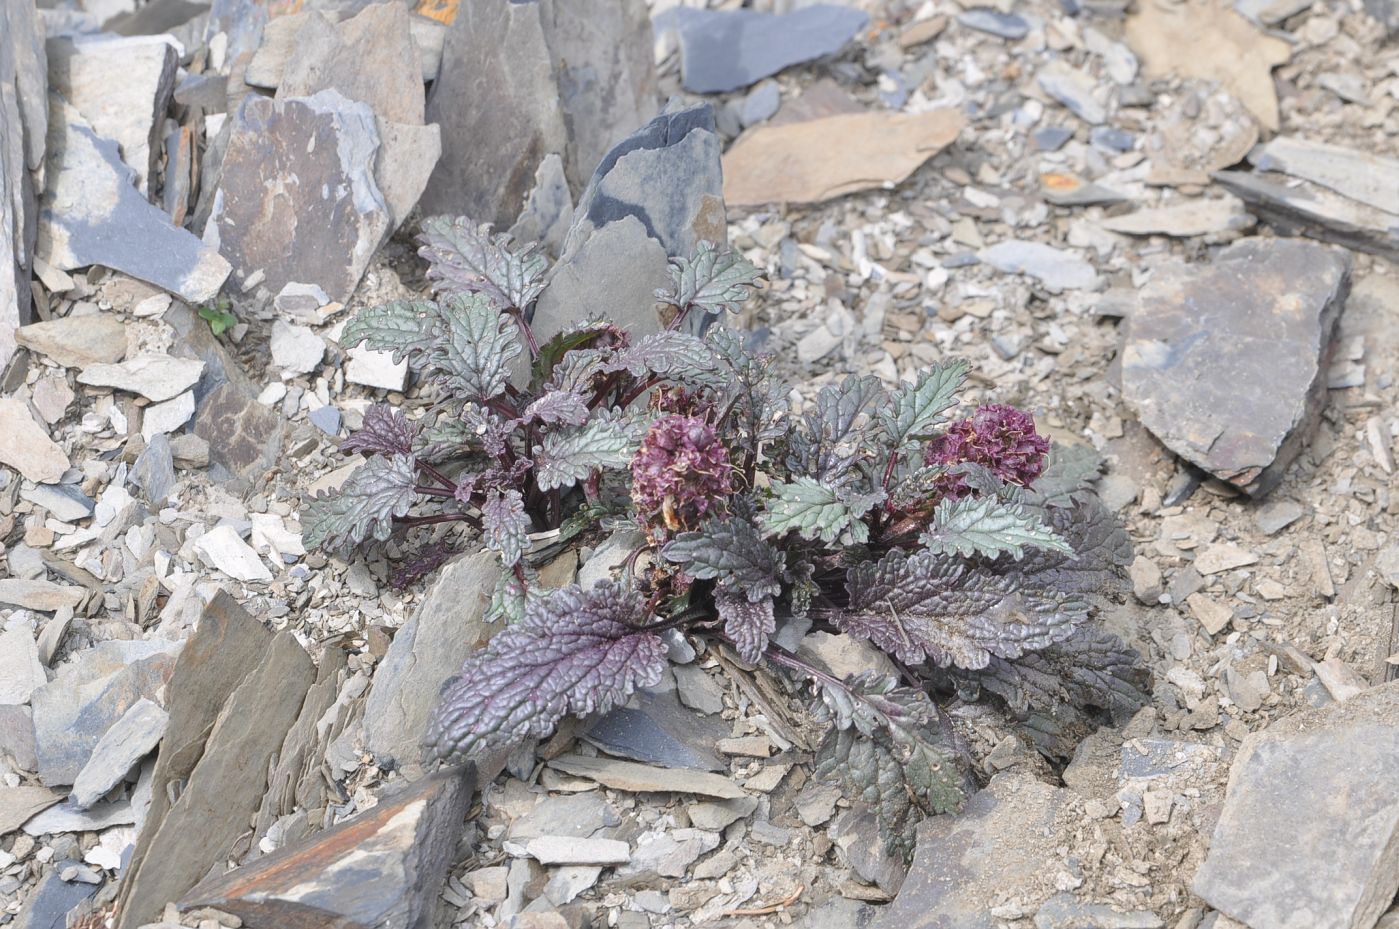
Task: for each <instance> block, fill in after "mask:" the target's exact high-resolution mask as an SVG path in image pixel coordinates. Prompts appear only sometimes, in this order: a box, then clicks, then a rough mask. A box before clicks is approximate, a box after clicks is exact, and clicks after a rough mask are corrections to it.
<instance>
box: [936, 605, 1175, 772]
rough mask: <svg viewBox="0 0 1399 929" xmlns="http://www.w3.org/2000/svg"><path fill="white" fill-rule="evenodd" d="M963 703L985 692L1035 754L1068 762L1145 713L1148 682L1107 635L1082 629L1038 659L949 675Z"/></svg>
mask: <svg viewBox="0 0 1399 929" xmlns="http://www.w3.org/2000/svg"><path fill="white" fill-rule="evenodd" d="M952 674H953V677H954V678H955V679H956V680H957V681H958V682H959V684H960V685H962V687H963V689H964V690H966V689H967V688H971V689H970V690H969V691H968V695H969V696H972V697H973V698H974V697H975V694H976V693H977V691H978V690H980V689H985V690H988V691H990V692H991V693H993V694H995V695H996V696H998V697H1000V698H1001V699H1002V700H1004V701H1005V703H1006V705H1007V706H1008V707H1009V709H1010V710H1011V712H1012V713H1013V714H1014V715H1015V717H1016V719H1018V720H1019V721H1020V722H1021V723H1022V724H1024V725H1025V726H1026V728H1027V730H1028V731H1029V733H1030V735H1031V737H1032V738H1033V739H1034V740H1035V743H1036V745H1037V746H1038V748H1039V749H1040V751H1042V752H1044V753H1045V754H1046V755H1048V756H1050V757H1053V758H1066V757H1068V756H1069V755H1072V754H1073V751H1074V748H1075V746H1077V744H1078V742H1079V741H1080V740H1081V739H1082V738H1083V737H1084V736H1086V735H1088V734H1089V733H1090V732H1092V731H1093V730H1094V729H1096V728H1097V727H1098V726H1099V725H1101V724H1102V723H1103V722H1105V721H1108V722H1113V723H1116V724H1118V725H1121V724H1122V723H1124V722H1126V720H1127V719H1128V718H1129V717H1131V715H1132V714H1133V713H1135V712H1136V711H1137V710H1139V709H1141V708H1142V707H1143V706H1145V705H1146V701H1147V696H1146V692H1145V691H1146V687H1147V685H1148V678H1149V675H1148V673H1147V671H1146V669H1145V668H1144V667H1143V666H1142V663H1141V656H1140V655H1139V654H1138V653H1137V652H1136V651H1135V650H1134V649H1131V648H1128V647H1127V646H1126V645H1124V644H1123V642H1122V640H1121V639H1119V638H1118V637H1117V636H1115V635H1113V634H1112V633H1110V632H1105V631H1103V630H1100V629H1091V628H1088V627H1084V628H1080V629H1077V630H1075V631H1074V634H1073V635H1072V636H1070V637H1069V638H1067V639H1065V640H1064V641H1063V642H1060V643H1058V644H1056V645H1052V646H1050V647H1049V648H1046V649H1044V650H1043V651H1040V652H1034V653H1033V654H1029V655H1023V656H1021V657H1020V658H1017V659H1014V660H1012V661H1007V660H1004V659H1000V658H994V659H992V660H991V663H990V664H989V665H987V666H986V667H985V668H982V669H981V670H979V671H953V672H952Z"/></svg>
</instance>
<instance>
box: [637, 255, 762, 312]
mask: <svg viewBox="0 0 1399 929" xmlns="http://www.w3.org/2000/svg"><path fill="white" fill-rule="evenodd" d="M762 275H763V273H762V272H761V271H759V270H758V269H757V268H755V267H754V266H753V265H752V263H750V262H749V261H748V260H747V259H745V258H744V257H743V256H742V255H740V254H738V253H737V252H735V251H732V250H730V249H729V248H728V247H727V246H722V247H716V246H715V245H714V243H712V242H703V241H702V242H700V243H699V244H698V245H696V246H695V251H694V253H693V254H692V255H691V256H690V257H689V258H672V259H671V269H670V277H671V286H670V287H669V288H665V289H662V290H658V291H656V299H658V300H661V301H663V302H665V303H668V304H670V305H671V306H674V307H680V308H684V307H687V306H692V307H696V308H698V309H701V310H704V311H705V312H706V313H722V312H723V311H724V310H728V311H729V312H731V313H737V312H738V311H739V309H740V308H741V307H742V306H743V303H744V301H745V300H747V299H748V294H749V293H750V292H751V291H752V289H753V285H754V284H755V283H756V282H757V281H758V280H759V279H760V278H761V277H762Z"/></svg>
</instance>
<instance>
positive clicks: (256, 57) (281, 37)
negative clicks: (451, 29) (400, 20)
mask: <svg viewBox="0 0 1399 929" xmlns="http://www.w3.org/2000/svg"><path fill="white" fill-rule="evenodd" d="M313 15H314V16H325V17H328V18H330V19H332V20H334V19H337V18H338V17H340V16H342V15H344V13H343V12H342V11H339V10H332V9H329V8H327V7H324V6H322V7H321V8H319V9H316V10H303V11H302V12H297V13H286V14H283V15H281V16H274V17H273V18H272V19H271V20H269V21H268V22H267V23H266V24H265V25H264V26H263V27H262V30H261V31H262V35H261V36H260V37H259V40H258V41H259V43H260V44H259V45H258V47H257V51H256V52H255V53H254V54H253V56H252V58H251V59H250V60H249V61H248V67H247V70H246V71H245V72H244V74H243V81H244V82H245V83H246V84H248V85H249V86H250V87H264V88H267V89H269V90H276V89H277V87H278V86H279V85H280V84H281V83H282V75H283V73H284V72H285V71H286V68H287V62H288V61H289V60H290V59H291V58H292V56H294V55H295V54H296V52H297V41H298V39H299V37H300V33H301V30H302V28H303V27H304V26H305V25H306V21H307V20H308V19H310V18H311V17H312V16H313ZM409 30H410V32H411V33H412V36H413V44H414V45H415V46H416V47H417V51H418V59H419V61H420V63H421V64H422V79H423V81H424V82H427V81H431V80H434V79H435V78H436V77H437V70H438V66H439V65H440V64H441V63H442V39H443V34H444V33H445V32H446V27H445V26H444V25H443V24H442V23H439V22H436V21H434V20H430V19H424V18H423V17H422V16H412V17H410V18H409ZM175 98H176V99H177V100H178V99H179V91H178V89H177V90H176V94H175Z"/></svg>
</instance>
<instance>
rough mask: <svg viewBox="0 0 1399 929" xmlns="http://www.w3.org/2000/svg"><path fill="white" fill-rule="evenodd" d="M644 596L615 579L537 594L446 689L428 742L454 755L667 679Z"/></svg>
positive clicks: (540, 729)
mask: <svg viewBox="0 0 1399 929" xmlns="http://www.w3.org/2000/svg"><path fill="white" fill-rule="evenodd" d="M645 619H646V611H645V604H644V602H643V601H642V599H641V597H640V596H639V595H638V594H636V593H632V592H628V591H626V590H624V589H623V588H622V587H621V586H620V585H618V584H614V583H612V582H611V581H600V582H599V583H598V585H597V586H596V587H594V588H593V589H592V590H590V591H584V590H582V589H581V588H579V587H577V586H576V585H575V586H572V587H565V588H563V589H561V590H558V591H555V592H554V593H553V594H551V595H550V596H549V597H547V598H543V599H539V600H534V601H531V602H530V603H529V604H528V605H527V606H526V607H525V615H524V618H523V619H522V620H521V621H520V622H519V623H518V624H516V625H514V626H509V627H507V628H505V629H502V630H501V631H500V632H499V633H497V634H496V636H495V637H494V638H493V639H491V641H490V642H489V643H488V644H487V645H486V647H485V648H483V649H482V650H481V651H480V652H477V653H476V654H475V655H473V656H472V657H471V658H469V659H467V661H466V663H465V664H463V665H462V669H461V672H460V673H458V674H457V675H456V676H455V677H452V678H450V679H449V680H448V681H447V683H446V684H445V685H443V688H442V701H441V703H440V704H439V705H438V707H437V710H436V712H435V713H434V714H433V717H432V719H431V721H430V723H429V726H428V735H427V744H428V747H429V748H430V749H431V750H432V751H433V752H434V753H435V754H437V755H438V756H439V757H442V758H455V757H463V756H468V755H471V754H472V753H474V752H476V751H478V750H482V749H491V748H496V747H500V746H506V745H512V744H515V743H517V742H520V741H523V740H525V739H528V738H542V737H543V736H546V735H548V734H549V733H551V732H552V731H553V730H554V727H555V726H556V725H558V722H559V720H560V719H562V718H563V717H564V715H565V714H569V713H572V714H574V715H575V716H582V715H586V714H588V713H595V712H606V711H607V710H610V709H612V708H613V707H616V706H620V705H621V704H622V703H624V702H625V701H626V699H627V698H628V697H629V696H631V694H632V693H633V692H634V691H635V690H636V689H637V688H638V687H649V686H651V685H653V684H655V683H657V682H658V681H660V679H661V674H662V672H664V670H665V666H666V650H665V645H664V644H663V643H662V642H661V639H660V637H659V636H657V635H656V634H655V633H653V632H642V631H639V629H638V627H639V626H640V625H641V623H642V622H643V621H644V620H645Z"/></svg>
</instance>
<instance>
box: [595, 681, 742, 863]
mask: <svg viewBox="0 0 1399 929" xmlns="http://www.w3.org/2000/svg"><path fill="white" fill-rule="evenodd" d="M701 673H702V672H701ZM632 703H633V705H628V706H624V707H618V708H617V709H614V710H612V711H610V712H608V713H606V714H605V715H603V716H602V717H601V718H599V719H598V720H596V721H595V722H594V723H593V724H592V725H591V726H589V727H588V728H587V730H586V731H585V732H584V733H583V737H584V738H585V739H587V740H588V741H589V742H592V743H593V744H594V745H596V746H598V747H599V748H601V749H602V750H603V751H605V752H607V753H608V754H612V755H617V756H619V757H621V758H630V759H632V760H633V761H640V762H643V763H646V764H657V765H661V766H662V767H666V768H691V769H693V770H696V771H724V770H727V769H728V765H726V764H725V763H724V762H723V761H721V760H720V759H719V757H718V756H717V755H715V754H714V751H713V746H714V743H715V741H716V740H718V739H721V738H723V737H724V736H726V735H728V734H729V730H730V727H729V725H728V723H726V722H724V721H723V720H720V719H717V718H714V717H703V716H699V715H697V714H696V713H694V712H693V711H692V710H688V709H686V708H685V707H683V706H681V705H680V700H679V698H678V697H677V696H676V693H675V691H674V690H662V691H654V692H653V691H641V692H639V693H638V694H636V696H635V697H634V698H633V701H632ZM579 863H580V864H581V863H586V862H579Z"/></svg>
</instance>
